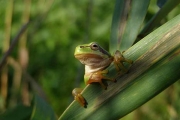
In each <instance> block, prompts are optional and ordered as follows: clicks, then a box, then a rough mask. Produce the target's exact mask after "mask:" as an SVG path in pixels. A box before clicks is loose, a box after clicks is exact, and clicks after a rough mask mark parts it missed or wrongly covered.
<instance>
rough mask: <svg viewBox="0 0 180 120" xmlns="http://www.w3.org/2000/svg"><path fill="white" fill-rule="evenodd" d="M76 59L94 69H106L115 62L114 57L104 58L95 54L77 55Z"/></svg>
mask: <svg viewBox="0 0 180 120" xmlns="http://www.w3.org/2000/svg"><path fill="white" fill-rule="evenodd" d="M75 58H77V59H78V60H79V61H80V62H81V63H82V64H84V65H87V66H93V68H99V67H106V66H108V65H109V64H110V63H111V62H112V60H113V57H110V58H109V57H107V58H104V57H102V56H100V55H95V54H76V55H75Z"/></svg>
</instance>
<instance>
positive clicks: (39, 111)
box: [31, 95, 56, 120]
mask: <svg viewBox="0 0 180 120" xmlns="http://www.w3.org/2000/svg"><path fill="white" fill-rule="evenodd" d="M31 120H56V116H55V114H54V111H53V110H52V108H51V107H50V105H48V104H47V103H46V102H45V101H44V100H43V99H42V98H40V97H39V96H37V95H35V97H34V106H33V111H32V115H31Z"/></svg>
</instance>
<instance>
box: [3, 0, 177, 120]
mask: <svg viewBox="0 0 180 120" xmlns="http://www.w3.org/2000/svg"><path fill="white" fill-rule="evenodd" d="M114 4H115V0H113V1H110V0H109V1H105V0H97V1H95V0H78V1H72V0H38V1H36V0H24V1H22V0H16V1H13V0H1V1H0V51H1V52H0V56H1V58H2V56H3V55H4V52H5V51H7V49H8V47H9V45H10V43H11V40H12V39H14V38H15V36H16V35H17V34H18V32H19V31H20V29H21V28H22V26H23V25H24V24H25V23H27V22H28V21H30V24H29V26H28V29H27V30H26V31H25V32H24V33H23V34H22V36H21V37H20V39H19V41H18V43H17V44H16V46H15V47H14V48H13V52H12V53H11V54H10V56H9V58H8V64H7V65H5V66H4V69H3V71H2V72H1V73H0V76H1V78H0V79H1V83H0V88H1V90H0V92H1V93H0V113H2V112H3V111H5V110H7V109H9V108H12V107H14V106H16V105H17V104H19V103H23V104H25V105H30V104H31V100H32V99H33V94H34V93H36V94H38V95H39V96H41V97H42V98H44V99H45V100H47V101H48V103H49V104H50V105H51V106H52V108H53V110H54V111H55V113H56V114H57V116H59V115H60V114H61V113H62V112H63V111H64V110H65V109H66V107H67V106H68V105H69V104H70V103H71V102H72V101H73V97H72V95H71V91H72V90H73V88H75V87H84V86H85V85H84V80H83V74H84V66H83V65H81V64H80V62H79V61H78V60H76V59H75V58H74V49H75V47H76V46H77V45H79V44H84V43H89V42H92V41H96V42H98V43H100V44H101V45H102V46H103V47H104V48H105V49H107V50H108V42H109V38H110V32H111V31H110V29H111V21H112V15H113V11H114ZM157 11H158V7H157V6H156V0H152V1H151V4H150V6H149V11H148V13H147V16H146V20H145V21H146V22H147V21H148V20H149V19H150V18H151V17H152V16H153V14H155V13H156V12H157ZM179 11H180V7H178V8H176V9H174V10H173V11H172V12H171V13H170V14H169V15H168V16H167V17H166V18H164V19H163V20H162V23H164V22H166V21H167V20H169V19H171V18H172V17H174V16H175V15H177V14H179ZM179 96H180V89H179V83H176V84H174V85H173V86H172V87H170V88H168V89H167V90H165V91H164V92H163V93H161V94H160V95H158V96H157V97H155V98H154V99H153V100H151V101H150V102H148V103H146V104H145V105H143V106H142V107H140V108H138V109H137V110H136V111H134V112H133V113H131V114H129V115H128V116H126V117H124V118H123V119H129V118H134V119H146V120H151V119H153V118H158V119H159V120H160V119H162V120H163V119H164V118H167V116H178V113H177V111H176V109H180V102H179ZM175 107H176V108H175ZM175 118H176V117H175Z"/></svg>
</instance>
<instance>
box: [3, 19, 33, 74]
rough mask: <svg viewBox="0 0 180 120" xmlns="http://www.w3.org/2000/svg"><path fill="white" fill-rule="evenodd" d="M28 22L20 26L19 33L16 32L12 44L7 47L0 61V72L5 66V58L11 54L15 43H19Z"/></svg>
mask: <svg viewBox="0 0 180 120" xmlns="http://www.w3.org/2000/svg"><path fill="white" fill-rule="evenodd" d="M29 23H30V22H28V23H26V24H24V25H23V26H22V28H21V29H20V31H19V32H18V34H17V35H16V36H15V38H14V39H13V40H12V43H11V45H10V47H9V49H8V50H7V52H6V53H5V54H4V55H3V57H2V59H1V61H0V71H1V70H2V68H3V66H4V65H5V64H6V61H7V57H8V56H9V55H10V54H11V52H12V50H13V48H14V47H15V46H16V44H17V42H18V41H19V38H20V37H21V35H22V34H23V33H24V32H25V30H26V29H27V27H28V25H29Z"/></svg>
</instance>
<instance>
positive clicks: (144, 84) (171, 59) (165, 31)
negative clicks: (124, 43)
mask: <svg viewBox="0 0 180 120" xmlns="http://www.w3.org/2000/svg"><path fill="white" fill-rule="evenodd" d="M175 49H176V50H175ZM124 56H125V57H126V58H129V59H132V60H133V61H134V64H133V65H132V66H131V68H130V70H129V72H128V74H126V75H124V76H121V77H120V78H119V79H118V80H117V83H111V82H110V83H109V86H108V89H107V90H103V89H102V88H101V87H100V85H98V84H91V85H88V86H87V87H86V88H85V89H84V91H83V93H82V94H83V96H84V97H85V99H86V100H87V102H88V105H87V108H83V107H81V106H80V105H79V104H78V103H77V102H76V101H73V102H72V104H71V105H70V106H69V107H68V108H67V109H66V110H65V111H64V113H63V114H62V115H61V116H60V118H59V120H66V119H94V118H96V120H97V119H103V120H106V119H107V120H108V119H118V118H120V117H122V116H124V115H126V114H128V113H130V112H131V111H133V110H134V109H136V108H137V107H139V106H141V105H142V104H143V103H145V102H147V101H148V100H150V98H152V97H153V96H155V95H156V94H158V93H160V92H161V91H162V90H164V89H165V88H167V87H168V86H170V85H171V84H173V83H174V82H175V81H177V80H178V79H179V78H180V74H179V70H180V62H179V61H180V15H179V16H177V17H175V18H174V19H173V20H171V21H169V22H168V23H166V24H164V25H163V26H161V27H160V28H158V29H157V30H155V31H154V32H152V33H151V34H149V35H148V36H147V37H145V38H144V39H142V40H141V41H140V42H138V43H137V44H135V45H133V46H132V47H131V48H130V49H128V50H127V51H126V52H125V53H124ZM109 113H111V114H109Z"/></svg>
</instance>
